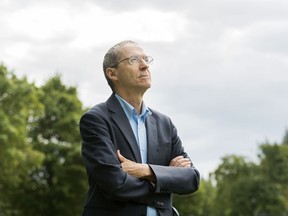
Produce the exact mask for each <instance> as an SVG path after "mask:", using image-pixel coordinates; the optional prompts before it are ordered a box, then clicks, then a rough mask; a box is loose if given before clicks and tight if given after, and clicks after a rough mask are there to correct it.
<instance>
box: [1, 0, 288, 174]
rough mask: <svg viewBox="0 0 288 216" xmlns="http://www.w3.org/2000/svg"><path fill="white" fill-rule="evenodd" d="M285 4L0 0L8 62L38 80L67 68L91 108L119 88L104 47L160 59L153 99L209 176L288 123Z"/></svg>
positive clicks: (267, 0) (268, 0)
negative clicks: (109, 73)
mask: <svg viewBox="0 0 288 216" xmlns="http://www.w3.org/2000/svg"><path fill="white" fill-rule="evenodd" d="M287 8H288V1H286V0H218V1H215V0H203V1H191V0H180V1H174V0H173V1H172V0H146V1H139V0H134V1H127V0H126V1H125V0H105V1H103V0H57V1H56V0H50V1H43V0H26V1H22V0H13V1H11V0H0V62H2V63H3V64H5V65H6V66H7V67H8V69H9V70H11V71H14V73H15V74H17V75H18V76H20V77H22V76H27V78H28V79H29V81H31V82H35V83H36V84H37V85H41V84H43V83H44V82H45V81H46V80H48V79H49V78H51V77H52V76H54V75H56V74H61V77H62V80H63V81H64V83H65V84H66V85H69V86H76V87H77V89H78V94H79V97H80V99H81V101H82V102H83V104H84V106H85V107H91V106H93V105H95V104H97V103H100V102H103V101H105V100H106V99H107V98H108V97H109V96H110V94H111V90H110V88H109V87H108V85H107V82H106V80H105V78H104V75H103V71H102V61H103V57H104V55H105V53H106V51H107V50H108V49H109V48H110V47H112V46H113V45H114V44H116V43H118V42H120V41H122V40H127V39H129V40H134V41H136V42H138V43H139V44H140V45H141V47H143V48H144V50H145V51H146V53H147V54H149V55H151V56H153V58H154V63H153V64H152V65H151V66H150V71H151V74H152V87H151V89H149V90H148V91H147V92H146V94H145V96H144V101H145V103H146V104H147V105H148V106H149V107H151V108H154V109H156V110H158V111H160V112H162V113H164V114H166V115H168V116H169V117H170V118H171V119H172V121H173V123H174V124H175V125H176V127H177V130H178V134H179V136H180V138H181V140H182V142H183V146H184V148H185V150H186V152H187V153H188V154H189V155H190V157H191V159H192V161H193V163H194V164H195V166H196V167H197V168H198V169H199V171H200V173H201V174H202V176H203V177H207V176H208V174H209V173H211V172H213V171H214V170H215V169H216V168H217V167H218V166H219V165H220V163H221V158H222V157H224V156H227V155H232V154H236V155H238V156H244V157H246V158H247V160H253V161H256V159H257V154H258V153H259V145H260V144H261V143H264V142H266V141H269V142H271V143H274V142H277V143H279V142H281V141H282V138H283V136H284V133H285V131H286V129H288V121H287V120H288V100H287V93H288V85H287V83H288V13H287Z"/></svg>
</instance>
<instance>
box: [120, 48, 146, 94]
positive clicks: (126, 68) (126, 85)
mask: <svg viewBox="0 0 288 216" xmlns="http://www.w3.org/2000/svg"><path fill="white" fill-rule="evenodd" d="M131 56H138V57H140V59H141V60H140V62H139V63H137V62H135V63H133V64H130V63H129V60H125V61H123V62H121V63H119V64H118V66H117V67H116V76H117V80H116V85H117V88H118V89H119V90H126V91H127V90H128V91H130V90H133V91H144V92H145V91H146V90H147V89H148V88H150V87H151V75H150V71H149V65H148V64H147V63H146V62H145V61H144V60H143V59H142V58H143V57H144V56H146V53H145V52H144V50H143V49H142V48H141V47H140V46H138V45H136V44H126V45H124V46H122V47H120V48H119V61H121V60H123V59H126V58H130V57H131Z"/></svg>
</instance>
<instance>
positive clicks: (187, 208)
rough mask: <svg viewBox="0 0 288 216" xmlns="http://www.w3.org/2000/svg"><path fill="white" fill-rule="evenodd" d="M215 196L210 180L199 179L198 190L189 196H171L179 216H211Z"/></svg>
mask: <svg viewBox="0 0 288 216" xmlns="http://www.w3.org/2000/svg"><path fill="white" fill-rule="evenodd" d="M214 196H215V189H214V187H213V185H212V181H211V179H208V180H205V179H203V178H202V179H201V184H200V189H199V190H198V191H197V192H195V193H193V194H190V195H184V196H183V195H176V194H174V195H173V205H174V206H175V207H176V208H177V210H178V212H179V214H180V215H185V216H194V215H198V216H205V215H213V212H212V211H211V210H212V201H213V197H214Z"/></svg>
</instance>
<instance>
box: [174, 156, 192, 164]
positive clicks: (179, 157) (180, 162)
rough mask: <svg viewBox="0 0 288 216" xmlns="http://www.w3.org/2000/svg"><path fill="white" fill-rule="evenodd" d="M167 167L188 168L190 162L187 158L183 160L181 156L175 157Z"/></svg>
mask: <svg viewBox="0 0 288 216" xmlns="http://www.w3.org/2000/svg"><path fill="white" fill-rule="evenodd" d="M169 166H174V167H190V166H191V161H190V159H189V158H184V157H183V156H177V157H175V158H173V159H172V160H171V162H170V164H169Z"/></svg>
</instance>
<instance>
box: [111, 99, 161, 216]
mask: <svg viewBox="0 0 288 216" xmlns="http://www.w3.org/2000/svg"><path fill="white" fill-rule="evenodd" d="M115 96H116V98H117V99H118V101H119V102H120V104H121V106H122V108H123V110H124V112H125V114H126V116H127V118H128V120H129V123H130V125H131V127H132V130H133V132H134V135H135V137H136V140H137V144H138V147H139V150H140V154H141V160H142V163H145V164H147V153H148V151H147V134H146V127H145V120H146V117H147V115H148V114H149V113H150V110H149V109H148V107H146V105H145V103H144V102H143V103H142V110H141V113H140V115H139V116H138V113H137V111H136V109H135V108H134V107H133V106H131V105H130V104H129V103H128V102H127V101H125V100H124V99H123V98H121V97H120V96H119V95H117V94H115ZM157 215H158V213H157V211H156V209H155V208H152V207H150V206H147V216H157Z"/></svg>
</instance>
